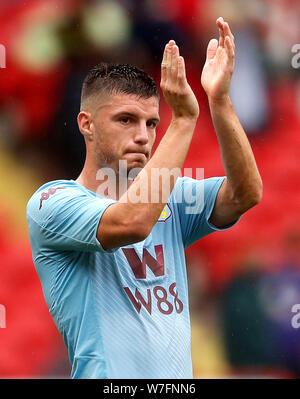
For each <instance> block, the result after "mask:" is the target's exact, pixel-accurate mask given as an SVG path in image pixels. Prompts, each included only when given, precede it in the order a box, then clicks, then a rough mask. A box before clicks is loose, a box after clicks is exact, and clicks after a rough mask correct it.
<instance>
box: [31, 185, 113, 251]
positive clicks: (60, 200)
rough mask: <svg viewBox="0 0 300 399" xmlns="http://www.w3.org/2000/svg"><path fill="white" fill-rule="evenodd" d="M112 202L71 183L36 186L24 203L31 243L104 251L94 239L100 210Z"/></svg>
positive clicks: (50, 246)
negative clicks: (27, 200) (25, 203)
mask: <svg viewBox="0 0 300 399" xmlns="http://www.w3.org/2000/svg"><path fill="white" fill-rule="evenodd" d="M113 203H115V201H114V200H111V199H107V198H102V197H99V196H97V195H96V194H94V193H92V192H89V191H88V190H85V189H81V188H79V187H76V185H75V183H74V184H73V185H72V184H70V185H63V184H62V185H53V186H47V187H46V188H44V189H41V190H38V191H37V192H36V193H35V194H34V195H33V196H32V197H31V199H30V200H29V202H28V204H27V221H28V228H29V236H30V241H31V244H32V246H33V247H39V248H45V249H51V250H66V251H100V252H113V251H114V250H108V251H105V250H104V249H103V248H102V246H101V244H100V242H99V241H98V239H97V230H98V225H99V222H100V220H101V217H102V215H103V213H104V211H105V210H106V209H107V207H108V206H110V205H112V204H113Z"/></svg>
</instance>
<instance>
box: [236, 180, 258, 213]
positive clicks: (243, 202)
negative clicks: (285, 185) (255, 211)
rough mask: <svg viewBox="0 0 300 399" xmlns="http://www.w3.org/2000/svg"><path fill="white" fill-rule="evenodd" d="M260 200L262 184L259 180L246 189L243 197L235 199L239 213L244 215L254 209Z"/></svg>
mask: <svg viewBox="0 0 300 399" xmlns="http://www.w3.org/2000/svg"><path fill="white" fill-rule="evenodd" d="M262 198H263V183H262V180H261V179H260V180H259V181H258V182H257V183H255V184H254V185H253V186H252V187H250V188H249V189H247V190H246V192H245V193H244V195H241V196H240V198H238V199H237V202H238V204H239V208H240V212H241V213H244V212H246V211H248V210H249V209H251V208H253V207H255V206H256V205H258V204H259V203H260V202H261V201H262Z"/></svg>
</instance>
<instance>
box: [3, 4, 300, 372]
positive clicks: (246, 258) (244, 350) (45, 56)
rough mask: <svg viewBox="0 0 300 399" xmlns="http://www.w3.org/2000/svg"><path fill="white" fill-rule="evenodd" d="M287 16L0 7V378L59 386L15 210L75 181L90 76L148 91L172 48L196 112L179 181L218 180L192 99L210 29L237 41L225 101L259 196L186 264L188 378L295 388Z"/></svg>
mask: <svg viewBox="0 0 300 399" xmlns="http://www.w3.org/2000/svg"><path fill="white" fill-rule="evenodd" d="M299 15H300V2H299V0H252V1H251V2H250V1H247V0H118V1H117V0H93V1H92V0H90V1H89V0H27V1H26V0H22V1H21V0H1V3H0V26H1V28H0V44H1V45H2V47H1V49H2V50H3V48H4V49H5V52H6V53H5V56H6V59H5V65H4V64H3V59H2V61H1V69H0V193H1V195H0V205H1V206H0V270H1V275H0V304H2V305H3V307H1V309H0V310H3V309H5V310H6V318H5V325H4V323H3V319H1V320H2V324H1V327H2V328H0V377H1V378H11V377H16V378H32V377H37V378H54V377H58V378H68V377H69V372H70V366H69V363H68V355H67V352H66V349H65V348H64V345H63V342H62V338H61V336H60V335H59V333H58V331H57V329H56V327H55V325H54V323H53V321H52V319H51V317H50V315H49V312H48V309H47V307H46V304H45V302H44V299H43V295H42V289H41V285H40V282H39V279H38V276H37V274H36V272H35V269H34V266H33V262H32V258H31V249H30V244H29V238H28V232H27V224H26V217H25V207H26V204H27V201H28V200H29V198H30V196H31V195H32V193H33V192H34V191H35V190H36V189H37V188H38V187H39V186H40V185H42V184H43V183H45V182H47V181H49V180H55V179H60V178H61V179H76V178H77V176H78V175H79V172H80V170H81V168H82V166H83V162H84V158H85V148H84V140H83V138H82V137H81V135H80V133H79V131H78V128H77V123H76V116H77V113H78V111H79V100H80V90H81V84H82V80H83V78H84V76H85V74H86V72H87V71H88V69H89V68H90V67H92V66H93V65H95V64H97V63H98V62H100V61H102V60H104V61H115V62H122V63H129V64H135V65H137V66H138V67H140V68H142V69H145V70H146V71H147V72H148V73H150V74H151V75H152V76H153V77H154V78H155V80H156V82H157V83H158V84H159V80H160V62H161V57H162V52H163V48H164V45H165V44H166V42H167V41H169V40H170V39H175V40H176V42H177V43H178V45H179V47H180V51H181V53H182V55H183V56H184V57H185V60H186V65H187V75H188V79H189V82H190V84H191V86H192V88H193V89H194V91H195V93H196V95H197V98H198V100H199V104H200V107H201V115H200V118H199V122H198V125H197V129H196V133H195V135H194V138H193V142H192V145H191V148H190V151H189V153H188V157H187V160H186V162H185V167H191V168H193V170H195V168H196V167H203V168H204V171H205V177H211V176H222V175H224V169H223V166H222V162H221V157H220V151H219V147H218V143H217V139H216V135H215V133H214V130H213V127H212V123H211V119H210V114H209V109H208V104H207V98H206V96H205V93H204V92H203V89H202V88H201V85H200V76H201V71H202V67H203V64H204V61H205V55H206V46H207V44H208V41H209V39H210V38H212V37H218V30H217V27H216V24H215V21H216V19H217V18H218V17H219V16H223V17H224V19H225V20H228V21H229V22H230V25H231V28H232V31H233V33H234V35H235V38H236V67H235V74H234V78H233V81H232V87H231V98H232V101H233V104H234V107H235V109H236V112H237V113H238V116H239V117H240V120H241V122H242V124H243V126H244V128H245V130H246V132H247V135H248V138H249V140H250V142H251V145H252V148H253V151H254V154H255V157H256V160H257V164H258V167H259V170H260V172H261V175H262V179H263V182H264V196H263V200H262V202H261V204H260V205H259V206H257V207H255V208H253V209H252V210H250V211H249V212H247V214H245V215H243V217H242V219H241V221H240V222H239V223H238V224H237V225H236V226H235V227H234V228H233V229H231V230H228V231H226V232H222V233H220V232H218V233H214V234H212V235H209V236H208V237H205V238H204V239H202V240H201V241H200V242H198V243H196V244H194V245H193V246H192V247H190V248H189V249H188V250H187V263H188V273H189V281H190V306H191V321H192V354H193V362H194V375H195V377H196V378H236V377H252V376H254V377H260V376H263V377H271V378H272V377H278V378H289V377H291V378H293V377H300V329H297V328H294V327H295V326H294V327H293V326H292V317H293V316H294V315H295V314H294V313H293V312H292V306H293V305H294V304H297V303H300V223H299V222H300V188H299V187H300V186H299V182H300V167H299V159H300V139H299V133H300V68H299V64H300V57H299V56H298V58H297V54H295V53H293V52H292V49H293V46H294V45H295V44H297V43H300V20H299ZM2 55H3V51H2ZM297 60H298V62H297ZM4 66H5V68H4ZM297 66H298V68H297ZM160 112H161V119H162V122H161V124H160V125H159V128H158V142H159V140H160V138H161V137H162V135H163V133H164V132H165V130H166V128H167V126H168V123H169V121H170V110H169V108H168V107H167V105H166V103H165V102H164V100H162V101H161V109H160ZM2 316H3V315H2ZM4 327H5V328H4Z"/></svg>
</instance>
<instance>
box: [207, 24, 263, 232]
mask: <svg viewBox="0 0 300 399" xmlns="http://www.w3.org/2000/svg"><path fill="white" fill-rule="evenodd" d="M217 25H218V27H219V31H220V39H219V42H218V41H217V40H216V39H212V40H211V41H210V42H209V44H208V48H207V59H206V63H205V65H204V68H203V72H202V77H201V83H202V86H203V88H204V90H205V91H206V94H207V96H208V102H209V107H210V112H211V117H212V121H213V124H214V128H215V131H216V134H217V138H218V142H219V145H220V151H221V157H222V161H223V165H224V169H225V173H226V177H227V178H226V179H225V180H224V182H223V184H222V186H221V188H220V190H219V192H218V195H217V199H216V203H215V207H214V210H213V212H212V215H211V218H210V222H211V223H212V224H214V225H215V226H217V227H224V226H227V225H229V224H231V223H233V222H235V221H236V220H237V219H238V218H239V217H240V216H241V215H242V214H243V213H244V212H246V211H247V210H249V209H250V208H252V207H253V206H255V205H257V204H258V203H259V202H260V200H261V197H262V180H261V177H260V174H259V172H258V169H257V166H256V162H255V158H254V155H253V152H252V149H251V146H250V144H249V141H248V139H247V136H246V134H245V132H244V130H243V127H242V126H241V124H240V122H239V119H238V117H237V115H236V113H235V111H234V109H233V106H232V103H231V101H230V97H229V88H230V81H231V76H232V74H233V70H234V48H235V46H234V37H233V35H232V33H231V31H230V28H229V26H228V23H226V22H224V20H223V19H222V18H219V19H218V20H217ZM245 95H246V93H245Z"/></svg>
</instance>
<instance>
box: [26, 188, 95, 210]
mask: <svg viewBox="0 0 300 399" xmlns="http://www.w3.org/2000/svg"><path fill="white" fill-rule="evenodd" d="M78 194H85V195H89V192H88V190H87V189H85V188H84V187H83V186H81V185H80V184H78V183H77V182H75V181H74V180H53V181H50V182H47V183H45V184H43V185H41V186H40V187H39V188H38V189H37V190H36V191H35V192H34V193H33V194H32V196H31V197H30V199H29V201H28V203H27V206H26V213H27V216H28V215H33V214H35V213H36V212H35V211H37V210H38V211H41V210H42V208H45V204H48V203H51V204H52V205H53V204H54V203H57V201H61V200H62V199H65V198H66V197H74V196H78ZM46 208H47V207H46Z"/></svg>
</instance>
